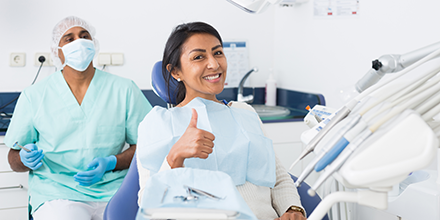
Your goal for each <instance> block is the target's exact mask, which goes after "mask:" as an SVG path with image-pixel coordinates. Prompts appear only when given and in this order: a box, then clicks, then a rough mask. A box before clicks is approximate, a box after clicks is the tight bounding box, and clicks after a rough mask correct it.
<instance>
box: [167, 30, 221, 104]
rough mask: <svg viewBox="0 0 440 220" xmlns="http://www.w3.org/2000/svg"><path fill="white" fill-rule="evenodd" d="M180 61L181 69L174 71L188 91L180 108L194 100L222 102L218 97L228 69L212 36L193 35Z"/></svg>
mask: <svg viewBox="0 0 440 220" xmlns="http://www.w3.org/2000/svg"><path fill="white" fill-rule="evenodd" d="M180 61H181V66H180V68H173V70H172V71H171V75H172V76H173V77H174V78H175V79H176V80H178V81H179V80H180V82H182V83H183V84H184V85H185V88H186V96H185V99H184V100H183V101H182V102H181V103H179V104H178V106H184V105H185V104H187V103H188V102H189V101H191V100H192V99H194V98H195V97H202V98H204V99H208V100H212V101H217V102H219V101H218V100H217V99H216V95H217V94H219V93H220V92H221V91H223V87H224V85H225V79H226V70H227V67H228V64H227V62H226V57H225V55H224V53H223V47H222V45H221V43H220V41H219V40H218V39H217V38H216V37H214V36H212V35H210V34H194V35H193V36H191V37H190V38H189V39H188V40H187V41H186V42H185V44H184V46H183V47H182V55H181V56H180ZM167 69H171V64H168V65H167Z"/></svg>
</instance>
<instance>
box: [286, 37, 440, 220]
mask: <svg viewBox="0 0 440 220" xmlns="http://www.w3.org/2000/svg"><path fill="white" fill-rule="evenodd" d="M434 47H435V50H434V49H433V48H434ZM439 47H440V43H436V44H433V45H430V46H428V47H425V48H422V49H420V50H416V51H415V52H411V53H408V54H405V55H402V56H399V55H393V56H392V57H395V58H396V57H397V58H400V60H399V62H401V63H404V65H396V62H394V63H393V62H388V64H390V65H391V64H392V66H393V67H396V68H397V69H398V70H399V72H397V73H396V74H395V75H394V76H392V77H389V78H388V79H387V80H385V81H383V82H379V83H377V84H374V83H376V82H377V81H378V80H379V79H380V77H379V78H378V77H377V76H373V77H370V80H367V79H366V78H368V77H367V76H365V77H363V78H362V79H361V80H360V82H358V84H359V85H363V86H358V85H357V87H363V89H365V90H364V91H363V92H362V93H360V94H359V95H358V96H356V97H355V98H354V99H353V100H351V101H349V102H348V103H347V104H345V105H344V106H342V107H341V108H340V109H339V110H338V111H336V112H335V113H334V114H333V115H331V116H329V117H327V118H326V119H325V120H324V121H322V122H320V123H319V124H318V125H316V126H315V127H313V128H312V129H313V130H314V132H315V133H316V135H315V136H314V137H313V138H312V139H311V140H310V141H309V142H308V143H307V146H306V147H305V150H303V152H301V154H300V156H299V157H298V158H297V160H295V162H294V163H293V164H292V166H291V167H290V169H292V167H293V166H295V164H296V163H297V162H298V161H300V160H301V159H303V158H304V157H305V156H307V155H308V154H309V153H310V152H312V151H314V152H315V153H316V156H315V158H313V159H312V161H311V162H310V163H309V164H308V165H307V166H306V168H305V169H304V170H303V172H302V173H301V175H300V176H299V177H298V180H297V181H296V182H295V185H296V186H299V185H300V184H301V183H302V182H303V181H304V180H305V179H306V178H307V177H308V176H309V175H310V173H311V172H313V170H315V171H317V172H319V171H323V173H322V174H321V175H320V177H319V178H318V180H317V181H316V182H315V184H314V185H313V186H312V188H311V189H310V190H309V194H311V195H314V194H315V191H316V190H317V189H318V188H319V187H320V186H321V185H322V184H323V183H324V182H325V181H326V180H327V178H328V177H330V176H332V175H333V176H335V175H336V177H337V178H338V180H340V181H342V182H343V183H344V185H345V184H347V185H348V186H349V187H350V186H359V185H356V184H352V183H347V181H348V180H347V179H350V178H349V177H346V176H343V174H341V173H347V172H348V171H347V170H350V169H351V170H350V172H356V170H353V167H350V168H347V167H349V165H346V164H347V163H349V164H353V163H356V162H353V161H356V160H355V159H353V158H354V157H355V158H359V157H362V153H363V152H370V151H369V148H367V147H366V145H367V144H366V143H370V144H371V142H373V141H376V139H378V138H377V137H379V136H380V135H382V136H385V135H383V134H384V133H385V134H388V133H393V134H394V135H395V133H396V132H397V131H399V132H404V131H408V130H411V129H413V128H411V126H410V124H411V125H412V124H415V125H416V124H417V126H420V128H421V129H422V128H423V129H425V130H426V132H425V133H423V134H424V135H426V136H427V137H429V138H425V139H426V141H425V139H423V141H422V142H423V143H426V148H425V149H424V150H425V151H426V152H428V151H431V153H432V151H433V149H437V148H438V140H437V136H439V135H440V123H438V122H433V117H434V116H436V115H437V114H439V113H440V104H439V102H440V76H438V75H437V74H438V73H439V72H440V67H439V66H438V65H437V66H436V67H435V68H433V69H432V70H430V71H428V72H427V73H424V74H418V75H417V77H415V78H413V79H412V80H411V81H404V82H402V80H401V79H400V77H402V76H404V75H405V74H407V73H409V72H411V71H413V70H414V69H416V68H417V67H419V66H421V65H422V64H424V63H426V62H427V61H429V60H431V59H433V58H436V57H438V56H439V55H440V49H438V48H439ZM423 53H425V54H427V53H428V55H427V56H424V57H423V56H422V54H423ZM421 57H422V58H421ZM388 61H389V60H388ZM373 63H375V65H376V66H375V68H380V67H382V68H384V70H383V71H382V72H383V74H381V75H382V76H383V75H384V74H385V73H391V72H395V71H396V68H394V69H392V68H388V67H387V66H386V65H384V64H386V62H384V61H382V62H381V65H379V66H380V67H378V64H377V63H378V61H376V62H373ZM409 63H410V65H409ZM408 65H409V66H408ZM405 67H406V68H405ZM375 71H376V73H377V72H378V71H377V70H375ZM370 72H371V71H370ZM367 75H371V73H367ZM376 75H377V74H376ZM371 79H373V80H371ZM398 79H399V80H398ZM361 81H363V82H366V81H369V83H363V82H361ZM373 81H374V82H373ZM371 82H373V83H371ZM373 84H374V85H373ZM366 87H368V88H366ZM358 103H362V105H358ZM396 124H397V125H398V126H394V127H393V126H390V125H396ZM403 124H404V125H405V126H403ZM405 129H406V130H405ZM376 133H378V134H376ZM434 133H435V135H434ZM373 137H374V138H373ZM434 137H435V138H434ZM385 139H387V138H386V137H381V138H379V141H376V142H373V143H374V144H373V145H380V144H378V143H380V142H381V141H382V142H385V141H384V140H385ZM401 139H405V138H401ZM434 139H435V140H434ZM322 140H325V141H322ZM419 140H422V139H419ZM399 141H402V140H399ZM399 141H397V142H399ZM402 144H404V143H402ZM424 146H425V145H424ZM432 146H435V148H433V147H432ZM360 149H363V151H361V153H359V152H358V151H359V150H360ZM426 152H421V151H420V157H417V156H415V158H414V159H413V160H412V161H417V163H416V162H414V164H417V166H414V167H405V168H406V170H405V169H404V170H400V171H399V174H403V173H405V172H408V173H409V172H410V171H409V170H412V171H413V170H417V169H420V168H422V167H423V166H422V165H421V164H425V165H426V163H427V162H426V159H425V161H423V160H422V159H421V158H422V155H423V156H424V157H425V158H428V157H430V156H428V155H427V154H426ZM399 153H400V152H399ZM402 154H404V153H402ZM433 155H435V154H433ZM364 162H365V161H364ZM394 162H395V161H394ZM428 162H429V161H428ZM390 163H391V162H390ZM290 169H289V170H290ZM365 169H366V168H365ZM412 171H411V172H412ZM341 175H342V177H341ZM396 175H397V174H396ZM402 176H403V175H402ZM402 176H399V178H400V180H399V182H400V181H401V180H402V179H401V178H402ZM383 178H385V177H383ZM351 179H353V178H351ZM361 179H365V178H361ZM390 179H392V181H391V180H388V181H384V182H386V184H388V185H389V183H390V182H393V181H397V179H398V178H397V177H395V178H394V179H393V178H390ZM352 181H353V180H352ZM365 181H366V180H365ZM353 182H355V181H353ZM381 184H382V183H381ZM384 184H385V183H384ZM386 184H385V185H386ZM390 186H391V185H390ZM365 187H366V188H370V190H367V191H368V192H357V193H347V192H344V193H342V192H340V193H336V194H335V193H333V194H335V195H329V196H328V197H329V199H328V200H327V201H325V199H327V198H324V200H323V201H322V202H321V203H322V206H321V204H320V205H319V206H321V207H320V208H319V206H318V208H317V210H316V211H314V212H313V213H312V215H311V216H310V217H309V219H311V220H313V219H320V217H322V216H323V213H324V214H325V213H326V211H327V210H328V209H329V208H330V207H331V204H334V203H336V202H339V201H349V202H357V203H359V204H363V205H367V206H371V207H376V208H381V209H384V208H386V206H387V203H383V200H385V201H386V199H387V198H386V197H384V193H385V195H386V193H387V192H388V191H389V187H383V188H380V189H379V190H377V189H376V190H373V188H375V187H373V188H371V187H368V185H367V186H362V187H361V188H365ZM355 188H358V187H355ZM371 190H373V191H374V192H373V191H371ZM361 194H370V195H371V196H372V197H371V198H375V200H376V203H377V201H379V200H380V201H382V203H380V204H379V203H378V204H377V205H375V204H374V203H373V202H372V201H368V202H365V201H364V200H363V199H359V196H360V195H361ZM355 197H356V198H358V199H355ZM364 199H365V198H364ZM361 200H362V201H361Z"/></svg>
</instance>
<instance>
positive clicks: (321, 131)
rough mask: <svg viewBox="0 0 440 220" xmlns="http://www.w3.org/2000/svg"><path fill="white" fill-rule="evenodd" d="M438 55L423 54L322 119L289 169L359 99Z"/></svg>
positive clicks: (344, 115)
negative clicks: (417, 59) (423, 55)
mask: <svg viewBox="0 0 440 220" xmlns="http://www.w3.org/2000/svg"><path fill="white" fill-rule="evenodd" d="M438 55H440V49H437V50H435V51H434V52H432V53H431V54H429V55H427V56H425V57H424V58H422V59H420V60H419V61H417V62H415V63H413V64H412V65H410V66H408V67H407V68H405V69H403V70H401V71H399V72H398V73H396V75H395V76H394V77H390V78H389V79H388V80H384V81H382V82H379V83H377V84H375V85H373V86H371V87H369V88H368V89H366V90H365V91H364V92H362V93H361V94H359V95H358V96H356V97H355V98H354V99H353V100H351V101H350V102H348V103H347V104H345V105H344V106H343V107H342V108H341V109H340V110H338V111H337V112H336V114H335V115H334V117H333V118H330V117H329V118H328V120H329V121H328V120H327V119H326V120H324V121H322V122H321V123H320V124H318V125H319V126H318V131H319V132H318V133H317V134H316V135H315V136H314V138H313V139H312V140H311V141H310V142H309V143H308V145H307V146H306V147H305V149H304V150H303V151H302V152H301V154H300V156H299V157H298V158H297V160H295V161H294V162H293V163H292V165H291V166H290V168H289V170H291V169H292V168H293V167H294V166H295V165H296V164H297V163H298V162H299V161H300V160H301V159H303V158H304V157H305V156H307V155H308V154H309V153H310V152H312V151H313V150H314V149H315V147H316V145H317V144H318V143H319V142H320V141H321V140H322V138H323V137H324V136H325V135H326V134H327V133H328V132H329V131H330V130H331V129H332V128H333V127H334V126H335V125H336V124H337V123H339V122H340V121H341V120H342V119H344V118H345V117H346V116H347V115H348V114H350V112H351V111H352V110H353V108H354V107H355V106H356V105H357V104H358V103H359V101H360V100H362V99H363V98H365V97H367V96H368V95H370V94H371V93H373V92H375V93H378V92H379V91H380V90H381V89H382V88H383V87H384V86H385V85H387V84H388V83H390V82H392V81H394V80H396V79H398V78H399V77H401V76H403V75H405V74H406V73H408V72H410V71H411V70H413V69H414V68H416V67H418V66H420V65H421V64H423V63H425V62H426V61H428V60H431V59H432V58H435V57H436V56H438Z"/></svg>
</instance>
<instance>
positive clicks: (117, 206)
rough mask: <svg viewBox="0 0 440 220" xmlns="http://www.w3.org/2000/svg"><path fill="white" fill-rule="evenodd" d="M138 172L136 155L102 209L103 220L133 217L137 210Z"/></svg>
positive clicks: (123, 219) (121, 219)
mask: <svg viewBox="0 0 440 220" xmlns="http://www.w3.org/2000/svg"><path fill="white" fill-rule="evenodd" d="M139 189H140V187H139V174H138V169H137V163H136V155H134V156H133V159H132V160H131V164H130V168H129V169H128V172H127V175H126V176H125V178H124V181H122V184H121V186H120V187H119V189H118V191H117V192H116V193H115V195H113V197H112V198H111V199H110V201H109V202H108V204H107V207H106V208H105V211H104V220H127V219H135V218H136V214H137V211H138V208H139V206H138V204H137V202H138V191H139Z"/></svg>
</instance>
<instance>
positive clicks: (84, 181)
mask: <svg viewBox="0 0 440 220" xmlns="http://www.w3.org/2000/svg"><path fill="white" fill-rule="evenodd" d="M88 167H89V168H91V170H87V171H83V172H79V173H77V174H76V175H75V176H73V177H74V178H75V181H76V182H79V185H81V186H90V185H92V184H95V183H97V182H98V181H99V180H101V178H102V176H104V173H105V172H107V171H110V170H114V169H115V167H116V157H115V156H114V155H111V156H108V157H98V158H95V159H93V161H92V162H91V163H89V165H88Z"/></svg>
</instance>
